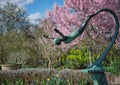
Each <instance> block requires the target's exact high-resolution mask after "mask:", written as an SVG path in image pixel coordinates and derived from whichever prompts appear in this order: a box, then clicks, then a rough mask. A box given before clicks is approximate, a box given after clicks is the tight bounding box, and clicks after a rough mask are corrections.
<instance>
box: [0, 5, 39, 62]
mask: <svg viewBox="0 0 120 85" xmlns="http://www.w3.org/2000/svg"><path fill="white" fill-rule="evenodd" d="M30 27H32V24H31V23H30V22H29V19H28V18H27V13H26V11H25V10H24V9H23V8H20V7H18V6H17V5H15V4H12V3H6V4H5V5H3V6H0V60H1V63H5V62H7V58H8V56H9V57H14V56H15V55H16V56H17V57H19V59H20V57H21V56H24V57H26V56H29V57H30V56H34V57H35V56H37V52H36V47H35V43H34V41H33V40H34V39H35V38H34V37H33V36H32V35H31V32H30ZM12 53H13V54H12ZM21 53H23V54H25V55H21ZM18 54H19V55H18ZM10 55H12V56H10ZM13 55H14V56H13ZM21 59H22V58H21Z"/></svg>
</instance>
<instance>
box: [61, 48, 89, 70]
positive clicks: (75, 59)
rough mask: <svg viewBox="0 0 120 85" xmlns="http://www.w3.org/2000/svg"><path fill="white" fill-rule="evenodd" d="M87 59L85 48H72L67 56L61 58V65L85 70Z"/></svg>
mask: <svg viewBox="0 0 120 85" xmlns="http://www.w3.org/2000/svg"><path fill="white" fill-rule="evenodd" d="M89 57H90V56H89V53H88V50H87V48H85V47H83V48H80V49H78V48H73V49H71V50H70V51H69V52H68V55H67V56H63V63H64V65H65V67H67V68H74V69H79V68H86V67H87V66H88V64H89Z"/></svg>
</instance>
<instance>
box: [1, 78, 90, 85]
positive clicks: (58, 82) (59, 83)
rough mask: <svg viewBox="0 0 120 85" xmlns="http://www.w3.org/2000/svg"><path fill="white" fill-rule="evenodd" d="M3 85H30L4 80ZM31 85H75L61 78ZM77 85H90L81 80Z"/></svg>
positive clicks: (23, 82)
mask: <svg viewBox="0 0 120 85" xmlns="http://www.w3.org/2000/svg"><path fill="white" fill-rule="evenodd" d="M0 84H1V85H28V84H27V83H26V82H25V81H23V80H16V81H10V80H7V79H6V80H4V81H3V82H0ZM29 85H73V81H71V80H63V79H62V78H60V77H55V78H48V79H47V80H46V81H45V80H42V81H38V80H36V81H33V82H32V83H31V84H29ZM76 85H88V82H87V81H85V80H81V81H79V82H78V83H76Z"/></svg>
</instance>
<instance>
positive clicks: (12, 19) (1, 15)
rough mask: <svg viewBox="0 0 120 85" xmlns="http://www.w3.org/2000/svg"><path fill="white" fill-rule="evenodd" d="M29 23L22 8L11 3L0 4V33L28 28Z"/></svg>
mask: <svg viewBox="0 0 120 85" xmlns="http://www.w3.org/2000/svg"><path fill="white" fill-rule="evenodd" d="M29 27H30V23H29V21H28V18H27V13H26V11H25V10H24V9H23V8H20V7H18V6H17V5H15V4H12V3H6V4H5V5H3V6H2V5H1V6H0V33H5V32H10V31H11V30H14V31H20V30H24V31H26V30H28V28H29Z"/></svg>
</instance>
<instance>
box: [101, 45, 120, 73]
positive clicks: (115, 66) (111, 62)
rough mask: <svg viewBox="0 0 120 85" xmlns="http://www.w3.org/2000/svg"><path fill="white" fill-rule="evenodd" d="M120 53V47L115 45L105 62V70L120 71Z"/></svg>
mask: <svg viewBox="0 0 120 85" xmlns="http://www.w3.org/2000/svg"><path fill="white" fill-rule="evenodd" d="M119 55H120V49H119V48H117V47H115V46H114V47H113V48H112V49H111V51H110V53H109V54H108V56H107V58H106V59H105V61H104V63H103V66H104V69H105V71H107V72H111V73H113V74H119V73H120V71H119V70H120V62H119V60H120V57H119Z"/></svg>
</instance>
